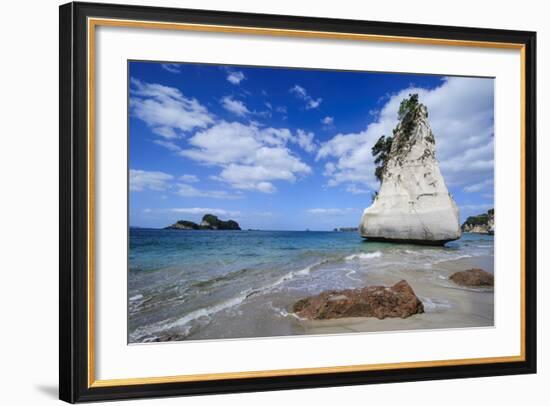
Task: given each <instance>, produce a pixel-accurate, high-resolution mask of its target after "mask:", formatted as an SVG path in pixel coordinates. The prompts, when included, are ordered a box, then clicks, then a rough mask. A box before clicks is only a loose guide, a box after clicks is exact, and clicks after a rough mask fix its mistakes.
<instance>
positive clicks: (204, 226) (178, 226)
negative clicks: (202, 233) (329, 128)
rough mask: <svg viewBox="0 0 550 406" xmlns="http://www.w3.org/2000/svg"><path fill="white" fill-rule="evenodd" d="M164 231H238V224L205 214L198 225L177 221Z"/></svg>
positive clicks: (186, 221) (191, 222)
mask: <svg viewBox="0 0 550 406" xmlns="http://www.w3.org/2000/svg"><path fill="white" fill-rule="evenodd" d="M164 229H165V230H240V229H241V227H240V226H239V223H237V222H236V221H235V220H227V221H224V220H220V219H219V218H218V217H217V216H214V215H213V214H205V215H204V216H203V217H202V221H201V223H200V224H197V223H195V222H193V221H188V220H178V221H177V222H175V223H174V224H172V225H171V226H168V227H165V228H164Z"/></svg>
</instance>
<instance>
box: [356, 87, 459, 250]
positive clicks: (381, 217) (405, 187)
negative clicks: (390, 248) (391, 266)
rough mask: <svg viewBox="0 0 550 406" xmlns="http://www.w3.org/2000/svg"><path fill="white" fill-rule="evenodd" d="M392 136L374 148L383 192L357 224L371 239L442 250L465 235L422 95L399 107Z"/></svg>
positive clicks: (411, 97)
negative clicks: (438, 158) (435, 247)
mask: <svg viewBox="0 0 550 406" xmlns="http://www.w3.org/2000/svg"><path fill="white" fill-rule="evenodd" d="M398 120H399V122H398V124H397V127H396V128H395V129H394V130H393V136H392V137H384V136H382V137H381V138H380V139H379V140H378V142H377V143H376V145H375V146H374V147H373V155H374V156H375V158H376V159H375V163H376V164H377V165H378V166H377V168H376V176H377V177H378V179H379V181H380V182H381V184H380V190H379V191H378V193H377V194H376V196H375V197H374V199H373V202H372V205H371V206H370V207H368V208H367V209H365V211H364V212H363V217H362V219H361V223H360V225H359V232H360V233H361V236H362V237H364V238H367V239H368V240H374V241H390V242H401V243H412V244H425V245H443V244H445V243H447V242H449V241H453V240H456V239H458V238H460V236H461V229H460V221H459V212H458V207H457V206H456V204H455V202H454V200H453V198H452V197H451V195H450V194H449V191H448V190H447V186H446V185H445V181H444V179H443V176H442V175H441V171H440V170H439V163H438V162H437V159H436V157H435V136H434V134H433V132H432V130H431V128H430V124H429V123H428V109H427V108H426V106H425V105H423V104H421V103H419V101H418V95H416V94H413V95H410V96H409V98H407V99H405V100H403V101H402V102H401V106H400V109H399V115H398Z"/></svg>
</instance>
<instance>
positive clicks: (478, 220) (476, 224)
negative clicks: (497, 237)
mask: <svg viewBox="0 0 550 406" xmlns="http://www.w3.org/2000/svg"><path fill="white" fill-rule="evenodd" d="M462 231H463V232H465V233H477V234H489V235H493V234H494V233H495V209H490V210H488V211H487V213H483V214H479V215H477V216H470V217H468V218H467V219H466V221H465V222H464V224H462Z"/></svg>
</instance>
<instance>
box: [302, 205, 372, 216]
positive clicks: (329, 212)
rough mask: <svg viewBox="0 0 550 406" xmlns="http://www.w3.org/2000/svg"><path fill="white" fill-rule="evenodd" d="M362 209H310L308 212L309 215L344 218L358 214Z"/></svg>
mask: <svg viewBox="0 0 550 406" xmlns="http://www.w3.org/2000/svg"><path fill="white" fill-rule="evenodd" d="M360 211H361V210H360V209H356V208H352V207H347V208H343V209H341V208H315V209H308V210H306V212H307V213H308V214H313V215H321V216H343V215H346V214H350V213H358V212H360Z"/></svg>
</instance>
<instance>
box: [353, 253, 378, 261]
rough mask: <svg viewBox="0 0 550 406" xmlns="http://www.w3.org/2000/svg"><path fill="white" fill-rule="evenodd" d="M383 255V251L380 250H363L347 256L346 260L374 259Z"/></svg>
mask: <svg viewBox="0 0 550 406" xmlns="http://www.w3.org/2000/svg"><path fill="white" fill-rule="evenodd" d="M381 256H382V253H381V252H380V251H375V252H362V253H360V254H353V255H348V256H347V257H346V261H353V260H357V259H372V258H379V257H381Z"/></svg>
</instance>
